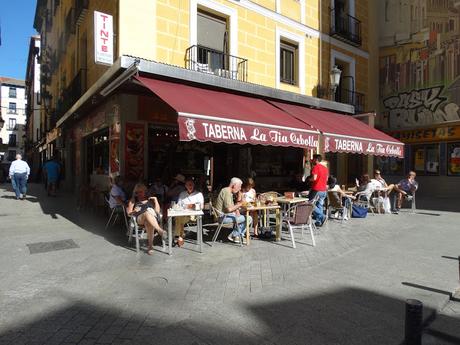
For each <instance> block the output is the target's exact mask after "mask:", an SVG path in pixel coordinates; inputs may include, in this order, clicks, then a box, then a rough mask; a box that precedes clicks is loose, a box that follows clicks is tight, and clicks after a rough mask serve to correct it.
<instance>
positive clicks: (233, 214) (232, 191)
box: [216, 177, 252, 243]
mask: <svg viewBox="0 0 460 345" xmlns="http://www.w3.org/2000/svg"><path fill="white" fill-rule="evenodd" d="M242 184H243V181H241V180H240V179H239V178H237V177H233V178H232V179H231V180H230V185H229V186H228V187H224V188H222V190H221V191H220V193H219V196H218V197H217V201H216V209H217V210H219V211H220V212H222V213H225V216H224V219H223V222H224V223H236V224H237V227H236V229H234V230H233V231H232V233H231V234H230V235H228V239H229V241H232V242H236V243H239V242H240V241H243V243H244V234H245V233H246V217H245V216H243V215H242V214H240V211H239V209H240V207H241V206H242V201H240V202H237V203H236V204H235V203H234V201H233V195H237V194H238V193H239V192H240V190H241V185H242ZM248 219H249V224H251V223H252V218H251V216H248Z"/></svg>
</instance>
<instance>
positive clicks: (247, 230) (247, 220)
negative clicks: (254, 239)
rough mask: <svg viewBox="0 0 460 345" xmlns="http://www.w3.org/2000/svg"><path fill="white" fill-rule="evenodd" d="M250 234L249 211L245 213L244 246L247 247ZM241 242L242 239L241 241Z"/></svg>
mask: <svg viewBox="0 0 460 345" xmlns="http://www.w3.org/2000/svg"><path fill="white" fill-rule="evenodd" d="M250 237H251V236H250V234H249V211H246V245H247V246H249V240H250ZM241 240H243V239H241Z"/></svg>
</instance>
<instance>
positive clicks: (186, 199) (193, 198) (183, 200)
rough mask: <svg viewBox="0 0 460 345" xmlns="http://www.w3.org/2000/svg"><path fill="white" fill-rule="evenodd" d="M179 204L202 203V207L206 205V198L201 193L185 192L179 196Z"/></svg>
mask: <svg viewBox="0 0 460 345" xmlns="http://www.w3.org/2000/svg"><path fill="white" fill-rule="evenodd" d="M177 202H178V203H179V204H183V205H184V206H185V205H190V204H196V203H200V205H201V207H203V205H204V197H203V194H202V193H201V192H198V191H196V190H195V191H193V192H192V194H189V193H188V191H183V192H182V193H180V194H179V199H178V201H177Z"/></svg>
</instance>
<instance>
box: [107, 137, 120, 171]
mask: <svg viewBox="0 0 460 345" xmlns="http://www.w3.org/2000/svg"><path fill="white" fill-rule="evenodd" d="M109 150H110V153H109V154H110V173H111V174H116V173H118V172H119V171H120V157H119V151H120V139H118V138H117V139H112V140H110V148H109Z"/></svg>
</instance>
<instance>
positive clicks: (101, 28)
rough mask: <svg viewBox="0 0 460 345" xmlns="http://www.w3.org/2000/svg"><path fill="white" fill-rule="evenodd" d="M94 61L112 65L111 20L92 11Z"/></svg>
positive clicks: (109, 16)
mask: <svg viewBox="0 0 460 345" xmlns="http://www.w3.org/2000/svg"><path fill="white" fill-rule="evenodd" d="M94 61H95V62H96V63H101V64H107V65H111V64H112V63H113V18H112V16H111V15H110V14H105V13H102V12H98V11H94Z"/></svg>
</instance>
